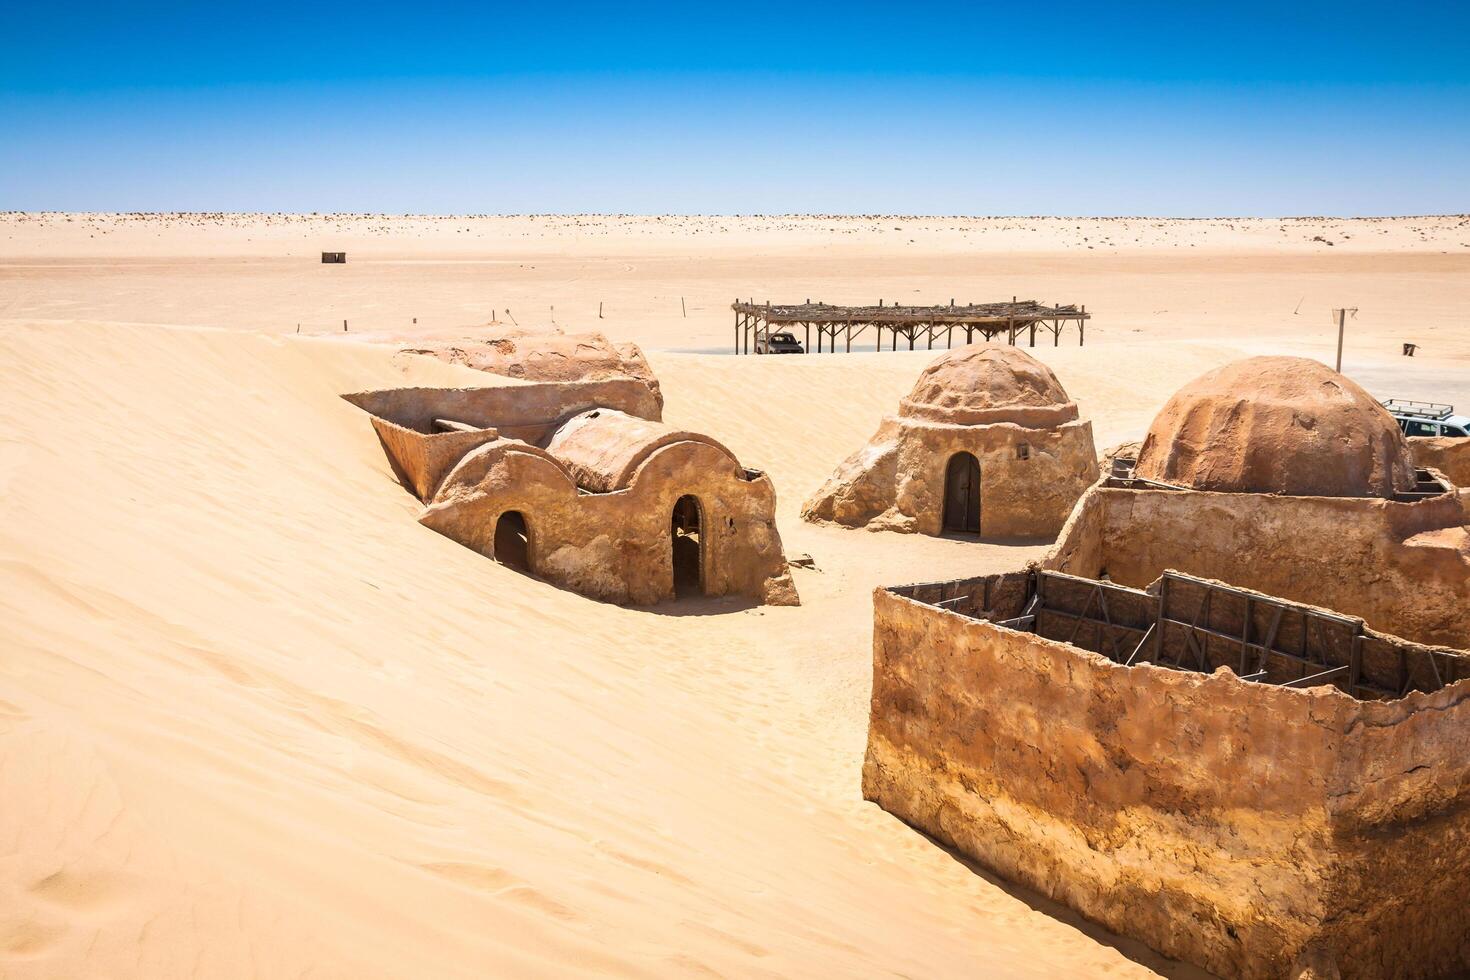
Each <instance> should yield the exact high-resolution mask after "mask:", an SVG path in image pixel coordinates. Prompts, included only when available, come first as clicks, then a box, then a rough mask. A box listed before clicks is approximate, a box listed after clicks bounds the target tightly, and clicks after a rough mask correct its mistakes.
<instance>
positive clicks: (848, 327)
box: [842, 320, 852, 354]
mask: <svg viewBox="0 0 1470 980" xmlns="http://www.w3.org/2000/svg"><path fill="white" fill-rule="evenodd" d="M842 332H843V334H844V335H845V336H846V337H847V353H849V354H851V353H852V321H851V320H848V321H847V323H845V324H843V329H842Z"/></svg>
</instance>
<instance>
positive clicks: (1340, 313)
mask: <svg viewBox="0 0 1470 980" xmlns="http://www.w3.org/2000/svg"><path fill="white" fill-rule="evenodd" d="M1332 312H1333V313H1334V314H1335V315H1336V316H1337V373H1338V374H1341V373H1342V335H1343V333H1344V332H1345V331H1346V329H1347V315H1348V314H1349V313H1351V314H1352V315H1353V316H1357V315H1358V308H1357V307H1356V306H1354V307H1350V308H1349V307H1344V308H1343V309H1340V310H1333V311H1332Z"/></svg>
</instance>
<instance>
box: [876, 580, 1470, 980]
mask: <svg viewBox="0 0 1470 980" xmlns="http://www.w3.org/2000/svg"><path fill="white" fill-rule="evenodd" d="M927 588H931V589H932V588H934V587H933V586H930V587H927ZM873 644H874V647H873V658H874V669H873V698H872V715H871V723H870V728H869V738H868V749H867V756H866V759H865V762H864V767H863V792H864V796H865V797H866V798H868V799H870V800H874V801H876V802H877V803H879V804H880V805H881V806H882V807H883V808H884V809H886V810H888V811H889V812H891V813H893V814H895V815H896V816H899V817H900V818H902V819H904V820H905V821H907V822H908V823H910V824H912V825H914V826H915V827H917V828H919V829H921V830H923V831H925V832H926V833H929V834H931V835H933V836H935V837H937V838H938V839H940V840H941V841H943V842H945V843H946V844H949V845H951V846H953V847H956V848H957V849H958V850H960V851H962V852H964V853H966V854H968V855H970V856H972V857H974V858H976V859H978V860H979V861H981V862H982V863H983V864H985V865H986V866H988V867H990V868H992V869H993V870H995V871H996V872H998V873H1000V874H1001V875H1003V876H1005V877H1007V878H1009V879H1011V880H1014V881H1019V882H1022V883H1024V884H1026V885H1028V886H1030V887H1033V888H1036V889H1037V890H1039V891H1041V892H1042V893H1044V894H1046V895H1048V896H1049V897H1052V898H1055V899H1058V900H1061V901H1063V902H1065V903H1067V904H1068V905H1070V906H1072V907H1074V908H1076V909H1078V910H1079V911H1081V912H1082V913H1084V914H1085V915H1087V916H1089V917H1091V918H1093V919H1096V920H1098V921H1100V922H1102V923H1104V924H1105V925H1107V926H1108V927H1109V928H1111V929H1114V930H1116V931H1119V932H1122V933H1124V934H1127V935H1131V936H1134V937H1137V938H1139V939H1141V940H1143V941H1145V942H1147V943H1148V944H1150V945H1151V946H1154V947H1155V948H1157V949H1160V950H1161V951H1163V952H1165V953H1167V954H1168V955H1171V956H1175V957H1178V958H1181V959H1185V960H1188V961H1190V962H1193V963H1197V964H1200V965H1202V966H1205V967H1207V968H1209V969H1211V970H1213V971H1216V972H1218V973H1221V974H1223V975H1226V976H1244V977H1279V976H1288V975H1292V973H1293V971H1292V967H1293V965H1294V964H1299V963H1301V962H1305V961H1314V962H1317V963H1319V964H1320V963H1324V962H1325V963H1328V964H1335V966H1336V968H1337V969H1339V970H1341V972H1342V975H1343V976H1345V977H1377V976H1391V975H1401V976H1432V975H1435V974H1437V973H1443V972H1446V971H1450V970H1454V969H1459V968H1463V967H1464V966H1466V965H1470V960H1465V959H1463V957H1464V956H1465V952H1470V919H1467V918H1466V917H1465V916H1461V915H1457V914H1455V915H1445V914H1443V911H1442V910H1445V909H1459V908H1462V907H1463V906H1464V902H1465V900H1466V898H1467V897H1470V895H1467V891H1470V875H1467V873H1466V872H1467V865H1470V859H1467V858H1466V857H1465V856H1464V855H1465V854H1466V853H1467V852H1466V851H1465V850H1464V848H1462V847H1458V846H1453V845H1459V844H1462V843H1463V842H1464V834H1465V827H1466V815H1467V804H1466V800H1465V799H1464V796H1465V793H1464V787H1465V786H1466V784H1467V779H1470V772H1467V765H1470V763H1467V761H1466V759H1465V758H1464V753H1463V752H1462V751H1460V749H1459V747H1458V746H1457V744H1456V742H1457V740H1458V741H1460V742H1463V739H1464V738H1465V737H1466V736H1470V704H1467V702H1470V681H1463V682H1461V683H1459V684H1457V685H1455V686H1454V687H1451V688H1446V689H1444V690H1442V691H1439V692H1437V693H1435V694H1432V695H1425V694H1418V693H1415V694H1411V695H1410V696H1409V697H1407V698H1405V699H1403V700H1401V701H1398V702H1394V703H1392V704H1387V705H1385V704H1378V703H1375V702H1359V701H1355V700H1353V699H1351V698H1348V697H1346V696H1345V695H1342V694H1340V693H1338V692H1336V691H1335V690H1332V689H1330V688H1317V689H1312V690H1306V691H1302V690H1288V689H1284V688H1279V687H1274V686H1268V685H1260V684H1251V683H1247V682H1243V681H1240V680H1238V679H1237V678H1235V677H1234V676H1233V675H1231V674H1229V673H1228V672H1224V671H1222V672H1219V673H1217V674H1214V675H1203V674H1193V673H1189V672H1183V671H1174V670H1168V669H1164V668H1158V667H1151V666H1143V667H1123V666H1120V665H1118V664H1115V663H1113V662H1111V661H1109V660H1107V659H1106V658H1104V657H1101V656H1098V655H1096V654H1092V653H1088V652H1085V651H1082V650H1079V649H1077V648H1075V647H1071V646H1068V645H1066V644H1063V643H1059V642H1055V641H1052V640H1047V639H1044V638H1042V637H1040V636H1036V635H1034V634H1029V633H1020V632H1016V631H1012V630H1008V629H1003V628H1001V627H998V626H996V625H995V624H993V623H990V622H986V621H983V620H978V619H973V618H970V617H967V616H963V615H959V614H956V613H952V612H949V611H946V610H944V609H940V608H936V607H934V606H928V605H924V604H922V603H920V602H917V601H915V600H914V599H912V598H909V597H907V596H903V595H897V594H893V593H891V592H888V591H885V590H879V591H878V592H877V593H875V597H874V639H873ZM1441 835H1443V836H1444V837H1445V839H1446V841H1447V843H1449V844H1451V845H1452V846H1450V847H1448V848H1438V847H1435V846H1433V843H1434V841H1435V840H1436V839H1438V837H1439V836H1441ZM1405 839H1408V840H1411V841H1412V843H1411V844H1410V845H1408V846H1401V845H1400V842H1401V841H1402V840H1405ZM1414 854H1417V855H1418V861H1419V862H1420V863H1421V865H1422V864H1423V863H1424V862H1426V861H1428V862H1431V863H1432V864H1433V866H1432V867H1420V868H1419V869H1418V870H1417V872H1416V871H1415V869H1414V858H1413V855H1414ZM1375 875H1377V876H1380V877H1379V879H1378V880H1376V881H1371V879H1373V877H1374V876H1375ZM1421 886H1422V888H1423V891H1421V890H1420V889H1421ZM1365 896H1366V897H1367V898H1368V899H1369V901H1366V902H1365V901H1364V897H1365ZM1421 896H1423V897H1426V898H1429V899H1430V900H1429V901H1420V898H1421ZM1384 926H1388V927H1391V928H1390V929H1389V930H1388V931H1384V930H1383V929H1382V927H1384ZM1411 946H1412V953H1411V951H1410V947H1411Z"/></svg>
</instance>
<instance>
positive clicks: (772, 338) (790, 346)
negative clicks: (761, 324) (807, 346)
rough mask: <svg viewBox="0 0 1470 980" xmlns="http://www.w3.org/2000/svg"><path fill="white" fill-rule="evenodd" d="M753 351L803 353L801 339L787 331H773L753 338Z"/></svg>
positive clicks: (759, 352)
mask: <svg viewBox="0 0 1470 980" xmlns="http://www.w3.org/2000/svg"><path fill="white" fill-rule="evenodd" d="M755 352H756V353H757V354H805V353H806V351H804V350H802V349H801V341H799V340H797V339H796V338H795V337H793V336H792V335H791V334H789V333H773V334H768V335H767V336H765V337H756V338H755Z"/></svg>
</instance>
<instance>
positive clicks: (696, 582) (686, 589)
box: [669, 495, 704, 598]
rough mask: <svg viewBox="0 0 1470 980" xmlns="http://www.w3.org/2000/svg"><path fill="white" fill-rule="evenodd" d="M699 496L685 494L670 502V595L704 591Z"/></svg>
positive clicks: (678, 595) (680, 596) (700, 593)
mask: <svg viewBox="0 0 1470 980" xmlns="http://www.w3.org/2000/svg"><path fill="white" fill-rule="evenodd" d="M702 516H703V515H702V514H701V513H700V508H699V499H698V498H697V497H692V496H688V495H685V496H683V497H680V498H679V499H678V501H677V502H676V503H675V504H674V516H673V519H672V521H670V527H669V531H670V537H671V538H672V539H673V548H674V595H675V597H677V598H683V597H684V596H693V595H703V594H704V547H703V537H702V535H701V530H702V524H703V522H702Z"/></svg>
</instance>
